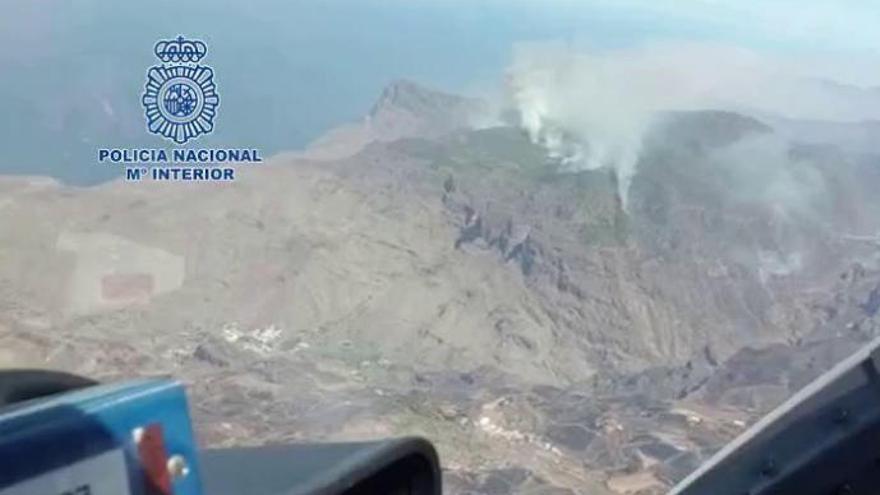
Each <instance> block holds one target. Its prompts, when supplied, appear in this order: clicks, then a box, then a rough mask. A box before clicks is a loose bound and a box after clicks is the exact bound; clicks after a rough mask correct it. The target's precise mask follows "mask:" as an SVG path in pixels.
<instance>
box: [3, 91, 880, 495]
mask: <svg viewBox="0 0 880 495" xmlns="http://www.w3.org/2000/svg"><path fill="white" fill-rule="evenodd" d="M479 108H481V105H480V104H479V103H478V102H474V101H472V100H467V99H462V98H458V97H454V96H450V95H443V94H441V93H437V92H433V91H429V90H425V89H422V88H420V87H418V86H416V85H414V84H412V83H403V82H401V83H395V84H393V85H392V86H390V87H389V88H388V89H387V90H386V91H385V92H384V94H383V95H382V96H381V98H380V100H379V102H378V103H377V104H376V106H375V107H374V109H373V111H372V112H371V114H370V116H369V118H368V119H367V120H365V122H364V123H362V124H360V126H359V127H357V129H358V130H357V132H356V134H357V135H358V136H359V137H358V138H357V139H356V140H351V139H350V137H351V134H346V133H347V132H348V131H345V130H343V131H340V132H335V133H331V134H330V135H329V136H328V137H327V138H325V140H324V141H323V143H322V144H321V146H316V148H314V149H313V150H311V151H310V152H309V153H312V152H314V151H315V150H316V149H318V148H320V147H329V148H324V149H331V148H332V149H334V150H336V151H335V152H334V153H330V154H325V155H321V156H318V154H309V153H307V154H306V156H303V155H297V156H283V157H278V158H277V159H275V160H273V161H272V162H271V163H270V164H268V165H266V166H264V167H262V168H251V169H248V170H246V171H244V172H246V173H242V174H241V180H239V181H238V182H236V183H232V184H226V185H214V186H205V185H193V184H166V185H159V184H150V183H144V184H137V185H135V184H127V183H109V184H105V185H103V186H100V187H94V188H88V189H76V188H68V187H65V186H62V185H59V184H56V183H51V182H40V181H35V180H30V179H15V180H12V179H10V180H4V181H3V182H2V183H0V225H2V226H3V227H2V229H0V237H2V240H0V246H2V248H0V260H2V263H0V360H2V361H0V363H2V364H3V365H6V366H24V365H32V366H41V367H55V368H61V369H67V370H70V371H74V372H79V373H84V374H88V375H92V376H96V377H99V378H104V379H118V378H122V377H127V376H132V375H144V374H167V373H171V374H174V375H176V376H179V377H180V378H181V379H183V380H184V381H185V382H186V383H187V384H188V385H189V386H190V389H191V392H192V395H193V408H194V412H195V415H196V419H197V424H198V429H199V432H200V436H201V438H202V439H203V441H204V442H206V443H209V444H213V445H225V444H241V443H260V442H266V441H283V440H286V439H300V438H308V439H323V438H364V437H373V436H379V435H395V434H424V435H427V436H428V437H430V438H431V439H432V440H434V441H435V442H437V444H438V445H439V447H440V450H441V455H442V456H443V458H444V461H445V465H446V468H447V471H448V472H447V474H448V485H449V486H450V487H451V493H606V492H614V493H652V492H658V491H662V489H663V487H665V486H667V485H668V484H669V483H671V482H673V481H675V480H676V479H679V478H681V477H682V476H684V475H685V474H687V472H688V471H689V470H691V469H693V468H694V467H696V465H697V464H698V463H699V462H700V461H701V460H702V459H704V458H705V457H706V456H707V455H709V454H710V453H711V452H713V451H714V450H715V449H717V448H719V447H720V446H721V445H722V444H723V443H724V442H726V441H727V440H729V439H730V438H731V437H732V436H733V435H735V434H736V433H737V432H738V431H740V430H741V429H742V428H743V427H744V426H745V425H746V424H748V423H749V422H750V421H753V420H755V419H756V418H757V417H759V416H760V415H761V414H762V413H764V412H766V411H767V410H769V408H771V407H772V406H773V405H775V404H777V403H779V402H781V401H782V400H784V399H785V398H786V397H787V396H788V395H790V394H791V393H792V392H794V391H795V390H796V389H797V388H799V387H800V386H802V385H803V384H804V383H806V381H808V380H809V379H811V378H812V377H815V376H817V375H818V374H819V373H821V372H822V371H823V370H825V369H827V368H828V367H830V366H831V365H832V364H834V363H835V362H836V361H837V360H839V359H840V358H841V357H843V356H844V355H846V354H847V353H848V352H850V351H851V350H853V349H855V348H857V347H858V346H859V345H860V344H861V343H862V342H864V341H865V340H866V339H868V338H870V337H872V336H874V335H876V334H877V331H878V329H880V326H878V323H877V322H878V321H880V320H878V319H877V318H878V317H877V313H878V308H880V302H878V301H880V296H878V294H880V270H878V264H877V261H878V256H877V255H878V254H880V246H878V244H877V242H876V240H875V239H874V236H873V233H874V232H877V231H878V230H880V225H878V221H877V220H876V219H877V218H880V217H878V216H877V215H875V214H874V213H875V212H877V211H878V210H880V204H878V202H880V197H878V196H877V195H876V194H873V191H874V190H875V187H876V185H877V184H878V181H877V179H878V175H877V172H876V168H875V166H876V164H875V158H874V157H872V156H870V155H865V154H864V153H861V152H859V153H854V152H851V151H850V150H847V149H844V148H841V147H839V146H836V147H835V146H829V145H827V144H822V145H817V144H816V143H814V142H811V141H809V140H805V141H799V140H798V139H796V137H793V136H791V135H790V134H784V133H780V132H777V130H776V129H775V128H774V127H773V126H772V125H769V124H767V123H764V122H762V121H758V120H756V119H753V118H750V117H747V116H742V115H736V114H730V113H723V112H693V113H686V114H670V115H667V116H665V117H664V119H661V121H660V123H658V125H657V127H656V128H655V129H654V131H653V133H652V134H651V138H650V139H649V140H648V141H646V143H645V146H644V149H643V151H642V155H641V158H640V160H639V163H638V170H637V173H636V175H635V176H634V178H633V181H632V184H631V186H630V191H629V193H630V201H629V203H628V207H627V209H624V208H623V206H622V201H621V198H620V197H619V194H620V192H619V191H620V188H619V183H618V181H619V178H618V177H616V176H615V174H614V173H612V172H610V171H606V170H602V169H600V170H582V171H577V170H570V169H568V168H566V167H564V166H563V164H561V163H559V162H558V160H555V159H554V158H552V157H548V155H547V153H546V150H544V149H543V148H542V147H541V146H539V145H536V144H534V143H532V142H531V141H530V140H529V139H528V136H526V135H525V134H523V133H521V132H520V131H519V130H517V129H515V128H510V127H495V128H485V129H479V130H478V129H474V128H471V127H469V126H468V125H467V124H468V123H469V122H471V119H472V116H473V115H474V112H475V111H476V112H478V110H474V109H479ZM349 129H351V128H349ZM352 143H354V144H355V146H351V145H352ZM309 156H310V157H311V158H309Z"/></svg>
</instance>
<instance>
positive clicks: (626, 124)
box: [507, 43, 880, 208]
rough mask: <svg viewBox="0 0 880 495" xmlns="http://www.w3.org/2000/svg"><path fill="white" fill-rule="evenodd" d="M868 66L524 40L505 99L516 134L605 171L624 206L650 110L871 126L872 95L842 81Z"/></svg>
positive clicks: (699, 49)
mask: <svg viewBox="0 0 880 495" xmlns="http://www.w3.org/2000/svg"><path fill="white" fill-rule="evenodd" d="M868 66H869V63H868V61H867V60H864V59H861V60H855V59H853V60H847V61H840V60H831V59H828V60H820V59H817V58H815V57H813V58H809V59H808V58H798V57H796V56H794V55H792V56H788V57H783V56H780V55H775V56H774V55H766V54H761V53H758V52H755V51H752V50H748V49H744V48H739V47H732V46H725V45H720V44H696V43H691V44H668V43H667V44H649V45H643V46H641V47H638V48H628V49H620V50H605V51H587V50H577V49H574V48H572V47H571V46H568V45H565V44H563V43H530V44H521V45H518V46H517V47H516V48H515V50H514V56H513V62H512V64H511V66H510V68H509V70H508V75H507V77H508V79H507V81H508V97H509V99H510V101H511V103H512V105H513V106H514V107H515V108H516V110H517V111H518V113H519V116H520V124H521V125H522V127H523V128H524V129H525V130H526V131H527V132H528V133H529V135H530V136H531V138H532V139H533V140H535V141H536V142H540V143H542V144H544V145H545V146H546V147H547V148H548V153H549V154H550V155H551V156H554V157H557V158H559V159H561V161H562V162H563V163H565V164H566V165H567V166H569V167H570V168H572V169H575V170H577V169H596V168H600V167H609V168H613V169H614V170H615V171H616V172H617V175H618V180H619V187H620V191H619V192H620V197H621V200H622V202H623V204H624V208H626V205H627V193H628V191H629V186H630V184H631V182H632V178H633V176H634V175H635V172H636V164H637V162H638V158H639V154H640V152H641V147H642V142H643V139H644V137H645V134H646V132H647V131H648V130H649V128H650V127H651V125H652V122H653V120H654V118H655V117H656V116H657V115H658V113H660V112H664V111H680V110H705V109H714V110H731V111H737V112H742V113H745V114H749V115H753V116H758V117H762V116H768V117H782V118H787V119H798V120H810V121H834V122H859V121H864V120H872V119H876V118H877V117H878V116H880V91H878V90H876V89H868V88H863V87H860V86H856V85H854V84H852V83H853V82H855V81H856V80H859V81H864V80H865V79H866V78H867V76H866V74H867V68H868ZM842 74H847V77H848V80H847V79H845V80H840V77H841V75H842ZM759 149H761V150H764V151H766V150H767V149H768V148H767V147H759ZM771 158H772V157H771Z"/></svg>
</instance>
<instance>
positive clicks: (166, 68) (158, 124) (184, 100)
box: [141, 36, 220, 144]
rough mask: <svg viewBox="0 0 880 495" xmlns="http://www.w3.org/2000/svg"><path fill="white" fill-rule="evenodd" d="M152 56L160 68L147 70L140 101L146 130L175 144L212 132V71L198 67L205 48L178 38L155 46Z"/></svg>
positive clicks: (216, 102) (217, 100) (216, 101)
mask: <svg viewBox="0 0 880 495" xmlns="http://www.w3.org/2000/svg"><path fill="white" fill-rule="evenodd" d="M153 51H154V53H155V54H156V56H157V57H158V58H159V60H161V61H162V65H157V66H153V67H150V69H149V70H148V71H147V84H146V87H145V92H144V95H143V98H142V100H141V101H142V103H143V105H144V109H145V111H146V117H147V129H148V130H149V131H150V132H151V133H153V134H157V135H159V136H162V137H164V138H167V139H170V140H172V141H174V142H175V143H177V144H185V143H186V142H187V141H189V140H190V139H193V138H196V137H199V136H200V135H202V134H210V133H211V132H212V131H213V130H214V117H215V116H216V115H217V107H218V106H219V105H220V96H219V95H217V87H216V85H215V84H214V71H213V69H211V68H210V67H208V66H204V65H199V61H200V60H201V59H202V58H203V57H204V56H205V55H206V54H207V52H208V47H207V45H206V44H205V43H204V42H202V41H199V40H188V39H186V38H184V37H183V36H178V37H177V39H173V40H162V41H159V42H158V43H156V45H155V47H154V49H153Z"/></svg>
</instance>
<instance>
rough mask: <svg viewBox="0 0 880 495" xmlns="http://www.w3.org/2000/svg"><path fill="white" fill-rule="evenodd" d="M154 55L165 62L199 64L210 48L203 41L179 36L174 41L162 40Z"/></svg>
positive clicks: (157, 45) (154, 50) (157, 44)
mask: <svg viewBox="0 0 880 495" xmlns="http://www.w3.org/2000/svg"><path fill="white" fill-rule="evenodd" d="M153 53H155V54H156V56H157V57H159V60H161V61H163V62H166V63H168V62H198V61H199V60H201V59H202V57H204V56H205V54H207V53H208V46H207V45H205V43H204V42H203V41H199V40H188V39H186V38H184V37H183V36H178V37H177V39H174V40H162V41H159V42H158V43H156V47H155V48H154V49H153Z"/></svg>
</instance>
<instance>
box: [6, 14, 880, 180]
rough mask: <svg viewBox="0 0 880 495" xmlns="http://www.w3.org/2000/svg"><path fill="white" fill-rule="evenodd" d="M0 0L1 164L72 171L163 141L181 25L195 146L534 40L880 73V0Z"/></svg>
mask: <svg viewBox="0 0 880 495" xmlns="http://www.w3.org/2000/svg"><path fill="white" fill-rule="evenodd" d="M872 4H874V5H872ZM0 9H2V10H3V12H2V15H0V110H4V111H0V145H2V146H0V148H2V149H0V172H4V171H5V172H16V173H40V174H47V173H48V174H52V175H56V176H60V177H63V178H66V179H68V180H74V181H84V180H85V181H93V180H98V179H101V178H104V177H105V176H106V171H105V170H101V169H99V168H97V165H95V164H94V163H93V161H94V160H93V159H92V157H93V156H94V149H95V147H97V146H126V145H128V146H152V147H158V146H164V145H165V143H164V142H162V141H159V140H157V139H156V138H154V137H152V136H148V135H146V133H145V132H144V130H143V118H142V111H141V109H140V103H139V98H140V92H141V90H142V87H143V80H144V74H145V71H146V68H147V67H148V66H149V65H151V64H153V63H154V60H153V56H152V53H151V50H152V45H153V43H155V41H156V40H157V39H159V38H164V37H169V36H174V35H176V34H178V33H182V34H186V35H189V36H193V37H198V38H201V39H205V40H206V41H208V42H209V50H210V51H209V54H208V58H207V59H206V62H208V63H210V64H212V65H213V66H214V68H215V70H216V73H217V82H218V87H219V92H220V95H221V109H220V115H219V116H218V122H217V130H216V132H215V134H214V136H212V137H211V139H204V140H201V141H200V142H199V143H198V145H200V146H209V145H221V144H222V145H224V146H226V145H234V146H251V145H252V146H259V147H262V148H264V149H265V150H266V151H267V152H273V151H278V150H281V149H289V148H298V147H301V146H303V145H305V144H306V143H308V142H309V141H310V140H312V139H314V138H315V137H316V136H318V135H320V133H322V132H323V131H324V130H326V129H327V128H329V127H331V126H333V125H336V124H338V123H340V122H343V121H347V120H352V119H356V118H358V117H360V116H361V115H363V114H364V113H365V112H366V111H367V110H368V108H369V106H370V104H371V103H372V102H373V100H374V99H375V98H376V96H377V94H378V93H379V92H380V90H381V88H382V86H384V85H385V84H386V83H387V82H388V81H389V80H391V79H394V78H397V77H408V78H412V79H415V80H417V81H421V82H424V83H428V84H432V85H435V86H439V87H441V88H445V89H449V90H453V91H466V92H478V91H481V90H484V89H486V88H490V87H493V86H494V85H496V84H497V82H498V81H499V80H500V79H501V78H502V76H503V72H504V70H505V68H506V67H507V66H508V64H509V63H510V60H511V53H512V47H513V46H514V45H515V44H516V43H518V42H523V41H546V40H563V41H564V42H567V43H571V44H573V45H578V46H587V47H591V48H594V49H599V50H601V49H609V48H619V47H628V46H632V45H638V44H641V43H646V42H652V41H657V40H661V41H696V42H713V43H726V44H734V45H738V46H743V47H748V48H751V49H758V50H772V51H776V52H780V53H787V54H792V55H793V56H797V57H801V58H804V59H809V57H816V60H817V61H820V62H817V63H831V62H829V61H835V63H839V64H840V66H841V67H840V68H839V70H835V71H834V73H835V74H839V75H840V76H841V78H842V79H844V80H846V81H849V82H858V83H862V84H877V83H878V81H880V78H878V77H876V76H875V74H876V73H877V72H878V71H877V70H875V69H874V66H873V65H872V64H869V63H849V61H851V60H856V59H859V60H862V59H865V60H873V59H874V57H875V56H876V55H877V52H878V49H880V30H878V29H876V26H880V5H878V4H876V2H872V1H868V0H865V1H856V0H835V1H831V0H829V1H813V2H810V1H808V0H803V1H794V0H761V1H757V0H755V1H751V2H749V1H747V0H717V1H709V0H601V1H586V0H582V1H576V0H485V1H481V0H300V1H291V0H268V1H260V0H248V1H245V0H241V1H231V0H224V1H218V0H199V1H193V2H186V1H172V0H154V1H151V2H120V1H118V0H5V1H4V2H3V6H2V7H0ZM850 72H851V73H850ZM47 142H50V143H51V144H52V146H46V143H47Z"/></svg>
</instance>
